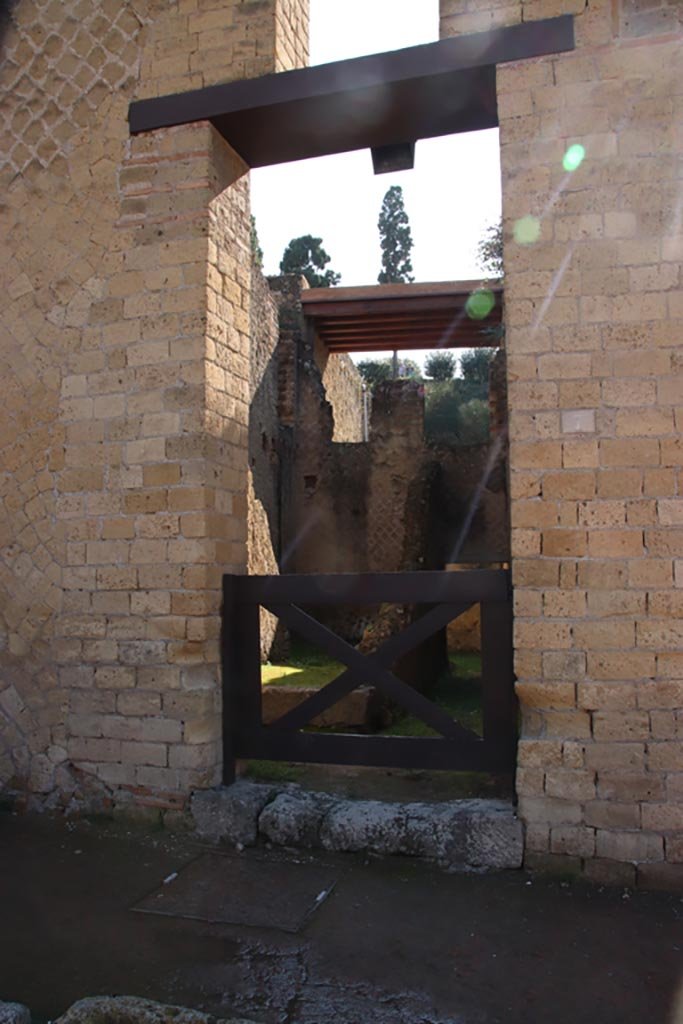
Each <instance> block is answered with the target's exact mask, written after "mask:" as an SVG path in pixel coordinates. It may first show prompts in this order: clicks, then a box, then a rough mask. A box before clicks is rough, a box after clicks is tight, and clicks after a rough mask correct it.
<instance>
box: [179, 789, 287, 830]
mask: <svg viewBox="0 0 683 1024" xmlns="http://www.w3.org/2000/svg"><path fill="white" fill-rule="evenodd" d="M277 793H278V787H277V786H267V785H263V784H261V783H258V782H245V781H242V780H240V781H239V782H235V783H234V784H233V785H232V786H221V787H220V788H218V789H206V790H201V791H200V792H197V793H194V794H193V795H192V801H191V804H190V809H191V812H192V817H193V818H194V822H195V825H196V828H197V832H198V833H199V835H200V836H201V838H202V839H207V840H209V842H226V843H232V844H233V845H235V846H239V845H241V846H253V845H254V843H255V842H256V837H257V834H258V818H259V815H260V813H261V811H262V810H263V808H264V807H265V806H266V804H267V803H268V802H269V801H270V800H272V799H273V797H275V796H276V795H277Z"/></svg>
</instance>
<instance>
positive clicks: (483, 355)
mask: <svg viewBox="0 0 683 1024" xmlns="http://www.w3.org/2000/svg"><path fill="white" fill-rule="evenodd" d="M495 353H496V349H495V348H473V349H470V350H469V351H467V352H463V354H462V356H461V357H460V373H461V374H462V378H463V380H464V381H466V383H468V384H486V385H488V380H489V366H490V365H491V360H492V359H493V357H494V355H495Z"/></svg>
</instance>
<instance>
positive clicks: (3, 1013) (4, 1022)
mask: <svg viewBox="0 0 683 1024" xmlns="http://www.w3.org/2000/svg"><path fill="white" fill-rule="evenodd" d="M0 1024H31V1011H30V1010H29V1008H28V1007H27V1006H24V1005H23V1003H3V1002H2V1001H0Z"/></svg>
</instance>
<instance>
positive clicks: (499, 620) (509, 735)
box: [481, 601, 517, 771]
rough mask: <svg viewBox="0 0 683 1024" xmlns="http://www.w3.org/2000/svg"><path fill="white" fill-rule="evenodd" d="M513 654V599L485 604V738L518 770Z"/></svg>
mask: <svg viewBox="0 0 683 1024" xmlns="http://www.w3.org/2000/svg"><path fill="white" fill-rule="evenodd" d="M514 684H515V680H514V672H513V655H512V602H511V601H482V603H481V687H482V712H483V721H484V741H485V742H486V743H487V745H488V744H490V745H491V746H495V747H496V748H497V752H499V753H500V755H501V761H502V763H503V764H504V765H505V770H512V771H514V767H515V760H516V748H517V698H516V696H515V685H514Z"/></svg>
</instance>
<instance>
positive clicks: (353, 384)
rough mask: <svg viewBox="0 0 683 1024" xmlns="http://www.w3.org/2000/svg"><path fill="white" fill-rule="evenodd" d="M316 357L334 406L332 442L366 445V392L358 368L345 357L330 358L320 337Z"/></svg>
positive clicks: (315, 350) (316, 340)
mask: <svg viewBox="0 0 683 1024" xmlns="http://www.w3.org/2000/svg"><path fill="white" fill-rule="evenodd" d="M314 355H315V361H316V363H317V365H318V369H319V370H320V373H321V375H322V381H323V387H324V389H325V396H326V398H327V401H328V402H329V403H330V405H331V406H332V423H333V428H332V440H333V441H334V442H337V441H351V442H354V441H364V440H365V434H364V430H363V424H364V416H365V389H364V386H363V378H362V377H361V375H360V373H359V372H358V370H357V369H356V364H355V363H354V362H353V360H352V359H351V357H350V356H348V355H346V354H344V353H333V354H330V353H329V351H328V350H327V347H326V346H325V345H323V343H322V342H321V341H320V340H319V339H318V338H317V337H316V338H315V339H314Z"/></svg>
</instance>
